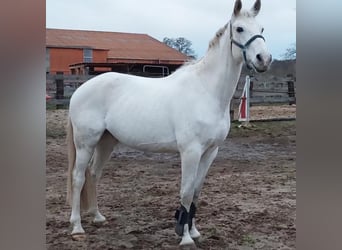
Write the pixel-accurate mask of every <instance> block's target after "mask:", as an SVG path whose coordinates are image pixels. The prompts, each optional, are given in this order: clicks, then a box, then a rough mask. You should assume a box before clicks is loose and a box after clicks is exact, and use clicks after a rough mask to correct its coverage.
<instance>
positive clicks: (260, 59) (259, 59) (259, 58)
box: [256, 54, 262, 62]
mask: <svg viewBox="0 0 342 250" xmlns="http://www.w3.org/2000/svg"><path fill="white" fill-rule="evenodd" d="M256 58H257V59H258V61H260V62H262V57H261V55H260V54H257V55H256Z"/></svg>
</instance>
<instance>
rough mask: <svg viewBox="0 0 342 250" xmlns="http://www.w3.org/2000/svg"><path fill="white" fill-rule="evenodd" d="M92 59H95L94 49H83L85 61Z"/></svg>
mask: <svg viewBox="0 0 342 250" xmlns="http://www.w3.org/2000/svg"><path fill="white" fill-rule="evenodd" d="M92 61H93V50H92V49H83V62H92Z"/></svg>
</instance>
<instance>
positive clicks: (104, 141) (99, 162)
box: [89, 130, 117, 223]
mask: <svg viewBox="0 0 342 250" xmlns="http://www.w3.org/2000/svg"><path fill="white" fill-rule="evenodd" d="M116 143H117V140H116V139H115V138H114V137H113V136H112V135H111V134H110V133H109V132H108V131H107V130H106V131H105V132H104V133H103V135H102V137H101V139H100V141H99V142H98V144H97V145H96V148H95V153H94V156H93V158H92V162H91V166H90V170H89V172H90V178H89V181H91V182H92V183H91V185H93V187H94V192H92V193H91V195H92V196H93V197H91V199H90V200H91V201H92V204H90V208H89V211H90V212H91V213H93V215H94V220H93V222H94V223H102V222H104V221H105V220H106V218H105V217H104V216H103V215H102V214H101V213H100V211H99V208H98V203H97V191H96V190H97V189H96V185H97V183H98V182H99V179H100V177H101V175H102V170H103V167H104V165H105V163H106V162H107V161H108V159H109V158H110V155H111V153H112V151H113V148H114V145H115V144H116Z"/></svg>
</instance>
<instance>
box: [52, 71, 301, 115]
mask: <svg viewBox="0 0 342 250" xmlns="http://www.w3.org/2000/svg"><path fill="white" fill-rule="evenodd" d="M92 77H94V75H63V74H56V75H47V76H46V93H47V94H48V95H50V96H51V97H52V99H50V100H48V101H47V103H48V104H49V105H55V106H56V108H65V106H68V105H69V100H70V97H71V95H72V93H73V92H74V91H75V90H76V89H77V88H78V87H79V86H80V85H81V84H82V83H84V82H85V81H87V80H89V79H91V78H92ZM243 87H244V78H243V79H242V78H241V80H240V81H239V84H238V86H237V89H236V92H235V94H234V97H233V100H232V104H231V109H233V108H234V107H235V106H236V105H238V104H239V102H240V98H241V94H242V90H243ZM250 103H251V105H263V104H276V103H283V104H285V103H288V104H295V103H296V86H295V79H294V78H293V77H284V78H282V79H281V80H279V79H278V80H277V81H276V82H275V81H273V82H272V81H268V82H266V81H254V80H253V79H252V80H251V86H250Z"/></svg>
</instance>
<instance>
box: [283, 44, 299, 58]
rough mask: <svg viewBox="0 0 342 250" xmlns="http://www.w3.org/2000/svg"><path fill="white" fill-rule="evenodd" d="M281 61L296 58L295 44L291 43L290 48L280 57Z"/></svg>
mask: <svg viewBox="0 0 342 250" xmlns="http://www.w3.org/2000/svg"><path fill="white" fill-rule="evenodd" d="M282 57H283V59H287V60H292V59H296V57H297V50H296V43H293V44H292V45H291V47H290V48H287V49H286V52H285V53H284V54H283V55H282Z"/></svg>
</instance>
